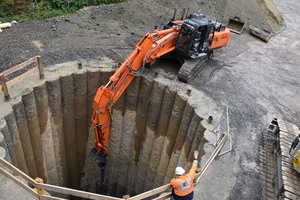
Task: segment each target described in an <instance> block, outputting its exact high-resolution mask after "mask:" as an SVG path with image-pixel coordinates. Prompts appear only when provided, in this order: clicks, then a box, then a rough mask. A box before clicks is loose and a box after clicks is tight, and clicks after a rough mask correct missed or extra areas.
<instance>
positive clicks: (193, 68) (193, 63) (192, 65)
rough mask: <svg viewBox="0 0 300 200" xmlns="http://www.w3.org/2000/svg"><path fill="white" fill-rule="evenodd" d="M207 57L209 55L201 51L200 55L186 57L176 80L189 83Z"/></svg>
mask: <svg viewBox="0 0 300 200" xmlns="http://www.w3.org/2000/svg"><path fill="white" fill-rule="evenodd" d="M208 58H209V56H208V55H207V54H205V53H203V54H202V55H201V56H200V57H197V58H194V59H187V60H186V61H185V62H184V64H183V65H182V66H181V68H180V70H179V72H178V74H177V77H178V80H179V81H181V82H184V83H189V81H190V80H191V79H192V78H194V77H196V76H197V74H198V72H199V71H200V70H201V69H202V67H203V66H204V64H205V63H206V61H207V60H208Z"/></svg>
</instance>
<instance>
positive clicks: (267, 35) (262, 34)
mask: <svg viewBox="0 0 300 200" xmlns="http://www.w3.org/2000/svg"><path fill="white" fill-rule="evenodd" d="M249 32H250V34H251V35H254V36H255V37H257V38H259V39H261V40H263V41H265V42H269V40H270V39H271V38H272V36H273V35H272V34H271V32H269V31H266V30H260V29H258V28H256V27H254V26H250V30H249Z"/></svg>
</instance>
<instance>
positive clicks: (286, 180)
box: [282, 176, 300, 189]
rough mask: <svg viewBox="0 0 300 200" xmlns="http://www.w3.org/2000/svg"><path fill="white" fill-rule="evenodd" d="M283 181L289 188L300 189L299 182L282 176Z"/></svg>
mask: <svg viewBox="0 0 300 200" xmlns="http://www.w3.org/2000/svg"><path fill="white" fill-rule="evenodd" d="M282 179H283V181H284V184H285V185H288V186H289V187H291V188H295V189H299V188H300V184H299V182H298V181H295V180H293V179H290V178H288V177H286V176H282Z"/></svg>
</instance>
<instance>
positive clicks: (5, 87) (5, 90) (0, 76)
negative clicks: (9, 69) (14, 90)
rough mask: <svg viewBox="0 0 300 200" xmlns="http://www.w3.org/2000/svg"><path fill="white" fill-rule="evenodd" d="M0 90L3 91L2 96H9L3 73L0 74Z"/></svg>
mask: <svg viewBox="0 0 300 200" xmlns="http://www.w3.org/2000/svg"><path fill="white" fill-rule="evenodd" d="M0 81H1V86H2V87H1V90H2V91H3V92H4V97H6V98H9V94H8V89H7V84H6V81H5V78H4V75H3V74H0Z"/></svg>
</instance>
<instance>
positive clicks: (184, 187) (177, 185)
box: [171, 160, 198, 196]
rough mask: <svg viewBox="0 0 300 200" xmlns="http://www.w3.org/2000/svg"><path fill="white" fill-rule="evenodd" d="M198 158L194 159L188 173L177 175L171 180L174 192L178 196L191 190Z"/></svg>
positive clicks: (184, 194)
mask: <svg viewBox="0 0 300 200" xmlns="http://www.w3.org/2000/svg"><path fill="white" fill-rule="evenodd" d="M197 164H198V160H194V162H193V166H192V168H191V169H190V171H189V173H187V174H186V175H184V176H178V177H176V178H174V179H172V180H171V185H172V187H173V188H174V192H175V194H176V195H178V196H186V195H188V194H190V193H191V192H193V180H194V176H195V173H196V169H197Z"/></svg>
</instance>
